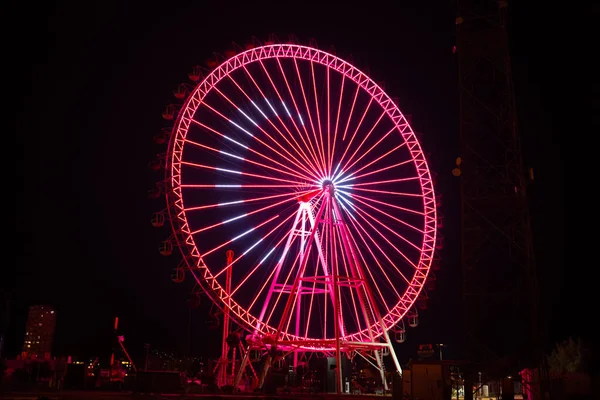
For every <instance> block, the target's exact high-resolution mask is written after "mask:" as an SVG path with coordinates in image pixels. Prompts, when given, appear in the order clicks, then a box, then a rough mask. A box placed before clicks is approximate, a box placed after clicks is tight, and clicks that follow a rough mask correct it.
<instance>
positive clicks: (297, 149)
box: [228, 75, 315, 168]
mask: <svg viewBox="0 0 600 400" xmlns="http://www.w3.org/2000/svg"><path fill="white" fill-rule="evenodd" d="M228 76H229V79H230V80H231V81H232V82H233V83H234V85H235V86H236V87H237V88H238V90H239V91H240V92H241V93H243V94H244V96H245V97H246V99H247V100H248V101H250V103H252V105H254V107H255V108H256V109H257V110H258V111H259V112H260V113H261V114H262V115H263V117H265V120H266V121H267V122H268V123H269V124H270V125H271V126H272V127H273V129H275V131H276V132H277V133H278V134H279V136H281V137H282V138H283V140H285V142H286V143H287V144H288V145H289V146H290V148H292V149H294V150H295V151H296V152H297V153H298V155H299V156H300V157H301V158H302V160H303V161H304V162H306V163H307V164H308V165H310V166H311V167H312V168H315V167H314V165H312V163H311V161H310V160H309V159H308V158H307V157H306V154H305V153H304V151H302V149H301V148H300V147H295V146H293V145H292V144H291V142H290V141H289V140H288V138H287V137H286V136H285V135H284V134H283V133H282V132H281V131H280V130H279V128H277V126H276V125H275V124H274V123H273V121H271V119H270V118H268V117H267V116H266V115H265V113H264V112H263V111H262V110H261V109H260V107H259V106H258V105H256V103H255V102H254V101H253V100H252V98H250V96H249V95H248V94H247V93H246V91H245V90H244V89H243V88H242V87H241V86H240V85H239V84H238V83H237V81H236V80H235V79H233V77H232V76H231V75H228ZM250 78H252V76H251V75H250ZM252 81H253V82H254V83H255V85H256V87H257V89H258V90H259V92H260V93H261V95H262V96H263V98H264V99H265V100H266V99H267V98H266V97H265V95H264V93H263V92H262V90H260V87H258V84H257V83H256V81H254V78H252ZM267 102H268V100H267ZM269 105H270V103H269ZM272 110H273V111H274V109H272ZM276 116H277V118H278V119H279V121H280V122H282V121H281V118H280V117H279V116H278V115H276ZM282 124H283V122H282ZM284 127H285V125H284ZM288 132H289V131H288ZM290 137H292V139H293V136H291V134H290ZM294 142H295V140H294ZM295 143H296V142H295ZM296 146H297V143H296Z"/></svg>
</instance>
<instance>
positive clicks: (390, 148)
mask: <svg viewBox="0 0 600 400" xmlns="http://www.w3.org/2000/svg"><path fill="white" fill-rule="evenodd" d="M212 67H214V68H213V69H212V70H211V71H210V72H208V73H207V74H206V75H205V76H203V74H202V71H201V69H199V68H196V69H194V72H193V73H192V74H191V75H190V78H191V79H192V80H193V81H194V82H196V83H195V85H194V86H193V87H192V86H189V87H186V85H181V86H180V87H179V89H178V91H177V92H176V93H175V95H176V97H178V98H180V99H182V101H183V104H181V105H180V106H175V105H171V106H169V107H168V108H167V110H166V111H165V114H163V116H164V117H165V118H166V119H172V120H173V121H174V125H173V128H172V130H167V131H165V132H164V136H162V139H163V140H166V141H168V151H167V152H166V154H165V156H164V166H165V171H166V174H165V180H164V182H163V184H162V189H163V190H164V193H165V195H166V200H167V205H168V206H167V209H166V212H165V213H158V214H157V215H156V216H155V220H156V224H157V225H160V224H161V221H162V218H163V217H164V215H168V217H169V219H170V222H171V225H172V229H173V236H172V238H171V240H167V241H165V242H164V243H163V248H162V252H163V253H164V254H169V253H170V252H171V248H172V245H173V244H174V243H175V244H177V245H178V247H179V248H180V250H181V252H182V255H183V260H184V263H183V264H182V266H181V267H180V270H181V271H183V270H185V271H189V272H190V273H191V274H192V275H193V277H194V279H195V280H196V282H197V284H198V285H200V286H201V287H202V288H203V289H204V291H205V292H206V293H207V294H208V295H209V296H210V298H211V299H212V300H213V301H214V302H215V303H217V304H218V305H219V306H220V307H221V308H222V309H223V310H227V312H228V314H229V315H231V317H232V318H234V319H235V320H236V321H237V323H239V324H240V325H241V326H244V327H245V329H246V330H247V332H249V336H248V339H249V343H250V344H249V345H252V344H255V345H257V346H266V347H269V348H273V347H276V348H278V349H281V350H282V351H289V352H294V354H295V355H296V356H295V362H298V357H299V356H298V354H300V357H301V355H302V354H303V353H306V352H322V353H325V354H334V355H335V356H336V357H338V361H339V360H340V357H341V356H342V354H346V355H348V356H351V355H353V354H359V355H361V356H363V357H365V358H366V359H367V360H368V361H369V362H371V363H372V364H373V365H375V366H377V367H378V368H379V370H380V371H381V374H382V377H383V376H384V367H383V356H384V355H387V354H389V355H391V357H392V359H393V362H394V365H395V367H396V369H397V370H398V371H399V372H400V371H401V369H400V365H399V363H398V360H397V358H396V355H395V353H394V351H393V347H392V340H393V339H394V337H396V338H397V339H398V341H403V340H404V339H403V333H404V329H403V326H404V325H403V322H402V321H403V319H405V318H407V317H410V318H412V320H409V323H410V324H411V325H414V324H416V313H415V309H416V308H415V307H414V306H415V304H416V302H417V301H418V300H419V299H422V296H423V294H424V291H423V288H424V285H425V282H426V280H427V278H428V275H429V271H430V267H431V265H432V262H433V260H434V251H435V246H436V224H437V214H436V201H435V196H434V188H433V184H432V179H431V176H430V172H429V169H428V165H427V161H426V159H425V156H424V154H423V151H422V150H421V146H420V144H419V142H418V140H417V137H416V136H415V134H414V133H413V131H412V129H411V127H410V125H409V123H408V122H407V120H406V118H405V117H404V115H403V114H402V113H401V111H400V110H399V109H398V107H397V105H396V104H395V103H394V102H393V101H392V100H391V99H390V98H389V97H388V95H387V94H386V93H385V92H384V91H383V90H382V88H381V87H380V86H378V85H377V84H376V83H375V82H373V81H372V80H371V79H370V78H369V77H368V76H367V75H365V74H364V73H363V72H361V71H359V70H358V69H357V68H355V67H354V66H352V65H351V64H349V63H348V62H346V61H344V60H341V59H340V58H338V57H336V56H335V55H333V54H330V53H327V52H324V51H321V50H318V49H316V48H313V47H307V46H300V45H296V44H275V43H273V44H267V45H262V46H257V47H252V48H248V49H246V50H244V51H242V52H240V53H238V54H230V55H229V58H227V59H225V60H224V61H222V62H220V63H218V62H214V65H212ZM159 188H160V187H159ZM153 193H158V192H157V191H155V192H153ZM230 249H231V250H234V252H235V257H233V256H232V257H231V258H230V259H229V262H228V263H226V264H225V263H223V262H222V261H223V254H224V253H225V251H226V250H230ZM390 336H392V337H390ZM338 365H341V364H338ZM338 370H339V369H338ZM337 380H338V381H340V384H341V375H340V374H338V377H337ZM384 381H385V379H384Z"/></svg>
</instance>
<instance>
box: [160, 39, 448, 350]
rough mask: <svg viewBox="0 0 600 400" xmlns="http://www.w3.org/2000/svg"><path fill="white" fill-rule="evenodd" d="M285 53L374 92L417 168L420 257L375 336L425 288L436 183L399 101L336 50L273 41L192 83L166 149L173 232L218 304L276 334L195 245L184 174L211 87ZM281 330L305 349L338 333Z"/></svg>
mask: <svg viewBox="0 0 600 400" xmlns="http://www.w3.org/2000/svg"><path fill="white" fill-rule="evenodd" d="M285 58H287V59H290V58H292V59H298V60H307V61H311V62H313V63H317V64H320V65H322V66H324V67H326V68H328V69H330V70H333V71H336V72H338V73H340V74H342V75H343V76H344V78H346V79H350V80H351V81H353V82H354V83H355V84H356V85H358V86H359V87H360V88H362V89H363V90H364V91H365V92H367V93H368V94H369V95H370V96H371V97H372V99H373V101H375V102H376V103H377V104H379V106H380V107H381V108H382V109H383V110H384V111H385V113H386V115H387V117H388V118H389V119H390V120H391V121H392V123H393V124H394V126H395V128H396V129H397V131H398V132H399V134H400V135H401V136H402V138H403V140H404V142H405V143H406V145H407V148H408V149H409V152H410V156H411V159H412V163H413V164H414V167H415V169H416V171H417V173H418V181H419V184H420V187H421V195H422V198H423V219H424V222H423V224H424V229H423V240H422V245H421V250H420V258H419V260H418V264H417V268H416V270H415V272H414V275H413V277H412V279H411V281H410V284H408V286H407V289H406V291H405V292H404V294H403V296H402V298H401V299H400V300H399V301H398V302H397V303H396V304H395V305H394V306H393V308H392V309H391V310H390V311H389V312H387V313H383V315H382V320H383V325H384V326H381V324H380V323H379V322H377V321H375V322H374V323H373V324H372V325H371V327H370V328H371V329H372V330H373V331H374V332H375V337H379V336H381V335H382V334H383V333H384V330H386V331H387V330H389V329H390V328H392V327H394V326H395V325H397V324H398V323H399V322H400V321H401V320H402V318H403V317H404V316H405V315H406V314H407V313H408V312H409V310H410V309H411V308H412V307H413V305H414V303H415V302H416V300H417V297H418V296H419V294H420V293H421V291H422V290H423V286H424V284H425V281H426V280H427V276H428V274H429V270H430V267H431V263H432V260H433V255H434V249H435V243H436V231H437V215H436V202H435V194H434V187H433V183H432V179H431V174H430V171H429V168H428V165H427V161H426V159H425V156H424V154H423V151H422V150H421V146H420V144H419V141H418V140H417V138H416V136H415V134H414V132H413V131H412V129H411V127H410V124H409V123H408V121H407V120H406V118H405V117H404V115H403V114H402V113H401V111H400V110H399V108H398V107H397V105H396V104H395V103H394V102H393V101H392V100H391V99H390V97H389V96H388V95H387V94H386V93H385V92H384V91H383V89H381V87H379V86H378V85H377V84H376V83H375V82H373V81H372V80H371V79H370V78H369V77H368V76H367V75H366V74H364V73H363V72H361V71H360V70H358V69H357V68H355V67H354V66H352V65H351V64H349V63H348V62H346V61H344V60H342V59H340V58H338V57H337V56H334V55H332V54H330V53H327V52H324V51H321V50H318V49H315V48H311V47H307V46H301V45H295V44H273V45H266V46H261V47H256V48H253V49H250V50H247V51H244V52H242V53H240V54H237V55H235V56H233V57H231V58H229V59H228V60H226V61H224V62H223V63H222V64H220V65H219V66H218V67H216V68H215V69H214V70H213V71H212V72H211V73H210V74H209V75H208V76H206V78H204V79H203V80H202V81H201V82H200V83H199V84H198V85H197V86H196V87H195V88H194V90H193V92H191V94H190V95H189V96H188V98H187V100H186V101H185V103H184V105H183V107H182V108H181V110H180V111H179V115H178V118H177V120H176V123H175V125H174V128H173V131H172V135H171V140H170V142H169V150H168V153H167V154H168V156H167V168H166V179H165V181H166V183H167V185H168V186H169V189H170V190H169V191H168V193H167V196H166V197H167V204H168V208H167V209H168V212H169V214H170V217H171V223H172V227H173V230H174V232H175V238H176V240H177V242H178V244H179V247H180V249H181V250H182V253H183V256H184V259H185V262H186V263H187V264H188V267H189V268H190V270H191V271H192V272H193V275H194V277H195V279H196V281H197V282H198V284H200V286H201V287H202V288H203V289H204V290H205V291H206V292H207V294H208V295H209V296H210V297H211V298H212V300H213V301H215V302H216V303H217V305H219V306H220V307H227V308H228V309H229V310H230V311H231V315H232V317H234V318H235V319H236V320H237V321H238V322H239V323H241V324H243V325H244V326H246V327H247V328H248V329H252V330H254V329H255V328H257V327H259V328H258V331H259V333H261V334H263V335H275V334H277V329H276V328H275V327H273V326H271V325H268V324H265V323H264V322H263V321H261V320H259V318H257V317H256V316H255V315H253V314H252V313H251V312H250V311H249V310H246V309H245V308H244V307H243V306H242V305H240V304H239V303H237V302H236V301H235V300H234V299H233V298H232V297H231V296H229V294H228V293H227V292H226V290H225V288H224V287H223V286H222V285H221V284H220V283H219V282H218V281H217V279H216V277H215V276H214V275H213V273H212V272H211V270H210V269H209V268H208V267H207V265H206V264H205V263H204V261H203V257H202V256H203V255H202V253H201V252H200V250H199V248H198V246H197V245H196V241H195V238H194V236H193V233H192V230H191V229H190V225H189V223H188V218H187V214H186V209H185V207H184V198H183V197H184V196H183V194H182V186H181V185H182V181H181V178H182V162H183V150H184V148H185V145H186V144H185V141H186V137H187V134H188V130H189V128H190V125H191V124H192V121H193V118H194V115H195V113H196V111H197V109H198V108H199V107H200V105H202V102H203V99H204V98H205V97H206V96H207V94H208V93H210V92H211V91H212V90H213V89H214V88H215V86H216V85H217V84H218V83H219V82H220V81H221V80H222V79H224V78H226V77H227V76H228V75H230V74H231V73H233V71H235V70H237V69H239V68H242V67H245V66H246V65H249V64H251V63H255V62H259V61H262V60H268V59H285ZM368 329H369V328H364V329H362V330H360V331H357V332H353V333H350V334H347V335H345V336H343V337H341V339H342V340H344V341H348V342H368V341H371V340H372V339H371V338H370V335H369V332H368ZM280 335H282V340H288V341H302V342H304V343H305V344H304V345H303V346H302V347H303V348H305V349H314V350H331V349H333V348H335V345H334V339H313V338H308V337H303V336H298V335H294V334H291V333H289V332H281V333H280ZM311 342H314V345H311Z"/></svg>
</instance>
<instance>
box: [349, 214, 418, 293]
mask: <svg viewBox="0 0 600 400" xmlns="http://www.w3.org/2000/svg"><path fill="white" fill-rule="evenodd" d="M350 223H351V224H352V226H353V227H354V230H355V231H356V233H357V234H358V236H359V237H360V239H361V240H362V241H363V243H364V244H365V247H366V248H367V249H369V253H370V254H371V256H372V257H373V259H374V260H375V261H376V264H377V265H378V266H379V268H380V269H381V272H383V274H384V276H387V273H386V272H385V269H384V268H383V266H382V265H381V264H380V263H379V262H378V261H377V260H379V257H377V256H376V255H375V254H374V253H373V251H372V250H371V246H370V245H369V243H367V240H366V239H365V237H364V236H363V235H362V234H361V233H360V232H361V231H362V232H363V233H364V234H365V236H366V237H367V238H369V240H370V241H371V244H372V245H373V246H375V248H376V249H377V250H379V252H380V253H381V254H382V255H383V257H384V258H385V259H386V260H387V262H388V263H390V265H391V266H392V267H394V269H395V270H396V272H397V273H398V275H400V276H401V277H402V279H403V280H404V282H406V283H407V284H409V285H410V280H409V279H408V278H407V277H406V275H404V273H402V271H400V268H398V266H397V265H396V263H395V262H394V261H392V260H391V259H390V257H389V256H388V254H387V252H386V251H385V250H383V249H382V248H381V246H379V243H377V241H376V240H375V239H374V238H373V236H371V234H370V233H369V232H367V230H366V229H365V228H364V227H363V226H362V225H361V224H360V223H359V222H358V220H357V219H356V217H354V215H350ZM350 236H351V237H353V236H352V234H351V233H350ZM387 279H389V277H388V278H387ZM389 283H390V285H392V287H393V288H394V289H395V285H394V284H393V283H392V280H391V279H390V281H389ZM375 286H377V285H375ZM400 297H401V296H400Z"/></svg>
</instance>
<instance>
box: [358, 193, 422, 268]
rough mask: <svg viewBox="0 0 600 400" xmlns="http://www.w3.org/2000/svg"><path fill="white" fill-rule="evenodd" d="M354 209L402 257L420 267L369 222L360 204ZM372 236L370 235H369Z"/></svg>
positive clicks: (414, 266)
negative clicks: (360, 208) (360, 209)
mask: <svg viewBox="0 0 600 400" xmlns="http://www.w3.org/2000/svg"><path fill="white" fill-rule="evenodd" d="M354 207H355V208H354V210H355V211H357V212H356V213H355V214H356V215H358V216H359V217H360V218H361V219H362V220H363V221H364V222H365V223H366V224H367V225H369V227H371V229H373V230H374V231H375V232H376V233H377V234H378V235H379V237H381V238H382V239H383V240H384V241H385V242H386V243H387V244H388V245H390V246H391V247H392V248H393V249H394V250H396V252H397V253H398V254H400V256H402V258H403V259H404V260H406V262H407V263H409V264H410V265H411V266H412V267H413V268H414V269H418V268H417V266H416V264H415V263H414V262H413V261H412V260H411V259H410V258H409V257H408V256H407V255H406V254H404V252H403V251H402V250H400V249H399V248H398V247H397V246H396V245H395V244H394V243H392V242H391V241H390V240H389V239H388V238H387V236H386V235H384V234H383V233H381V231H380V230H379V229H377V228H376V227H375V226H373V224H371V223H370V222H369V220H368V219H367V218H366V217H365V216H364V215H363V213H364V211H362V212H360V211H358V210H359V208H358V206H356V205H354ZM369 236H370V235H369Z"/></svg>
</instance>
